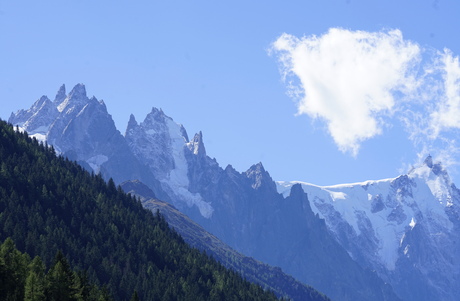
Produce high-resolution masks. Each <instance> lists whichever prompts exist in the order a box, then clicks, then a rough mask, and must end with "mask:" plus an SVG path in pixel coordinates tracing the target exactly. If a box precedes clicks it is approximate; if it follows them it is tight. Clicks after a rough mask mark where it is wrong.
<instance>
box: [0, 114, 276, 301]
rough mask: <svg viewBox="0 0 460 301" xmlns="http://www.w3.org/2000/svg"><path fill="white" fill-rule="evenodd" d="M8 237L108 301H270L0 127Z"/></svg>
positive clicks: (50, 154) (43, 148) (110, 188)
mask: <svg viewBox="0 0 460 301" xmlns="http://www.w3.org/2000/svg"><path fill="white" fill-rule="evenodd" d="M7 237H11V238H12V240H13V241H14V242H15V244H16V246H17V248H18V249H19V250H20V251H21V252H25V253H27V254H29V255H30V256H37V255H38V256H40V258H41V260H42V261H43V263H44V264H45V265H46V266H52V265H53V264H54V258H55V254H56V252H57V251H58V250H61V251H62V254H63V255H64V256H65V258H67V259H68V262H69V264H70V266H71V267H72V269H75V270H81V271H86V275H87V277H88V279H89V281H90V283H94V284H95V285H97V286H100V287H102V286H103V287H105V288H106V289H107V291H108V293H109V294H110V295H111V296H112V297H113V298H114V299H115V300H129V299H130V298H131V296H132V294H133V292H137V293H138V297H139V299H140V300H275V299H276V297H275V296H274V294H273V293H271V292H266V291H264V290H263V289H262V288H261V287H260V286H257V285H255V284H252V283H249V282H247V281H245V280H244V279H242V278H241V277H240V275H239V274H237V273H235V272H233V271H229V270H227V269H225V268H224V267H223V266H222V265H221V264H219V263H218V262H216V261H215V260H213V259H212V258H209V257H208V256H206V255H205V254H203V253H202V252H200V251H198V250H196V249H192V248H190V247H189V246H188V245H187V244H186V243H184V241H183V240H182V238H181V237H180V236H179V235H178V234H177V233H176V232H175V231H173V230H171V229H170V228H169V227H168V225H167V223H166V221H165V219H164V218H163V216H161V215H160V214H153V213H152V212H150V211H148V210H146V209H144V208H143V207H142V205H141V204H140V202H139V201H138V200H136V199H135V198H134V197H132V196H131V195H127V194H125V193H123V191H122V189H121V188H120V187H117V186H116V185H115V184H114V182H113V181H112V180H109V181H108V182H107V183H106V182H105V181H104V180H103V179H102V177H101V176H99V175H95V174H90V173H88V172H87V171H85V170H84V169H83V168H82V167H80V166H79V165H78V164H76V163H75V162H72V161H69V160H68V159H66V158H63V157H61V156H56V154H55V151H54V149H53V148H52V147H48V146H47V145H43V144H42V143H40V142H38V141H37V140H36V139H31V138H29V137H28V135H27V133H19V132H17V131H15V130H14V129H13V127H12V126H11V125H9V124H7V123H5V122H3V121H0V241H4V240H5V239H6V238H7Z"/></svg>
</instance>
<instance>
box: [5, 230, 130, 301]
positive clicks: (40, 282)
mask: <svg viewBox="0 0 460 301" xmlns="http://www.w3.org/2000/svg"><path fill="white" fill-rule="evenodd" d="M0 284H1V285H0V300H8V301H9V300H11V301H12V300H26V301H40V300H62V301H64V300H74V301H110V300H112V299H111V298H110V296H109V294H108V293H107V291H106V290H104V289H100V288H99V287H97V286H95V285H94V284H91V283H90V282H89V281H88V276H87V275H86V273H85V272H83V271H79V272H76V271H72V269H71V268H70V265H69V262H68V261H67V259H66V258H65V257H64V255H63V254H62V253H61V252H60V251H58V253H57V254H56V256H55V258H54V262H53V265H52V266H51V268H49V269H47V267H46V266H45V265H44V264H43V261H42V260H41V258H40V257H39V256H35V258H34V259H31V258H30V256H29V254H27V253H21V252H20V251H19V250H18V249H16V246H15V245H14V242H13V240H12V239H11V238H7V239H6V240H5V242H4V243H3V244H2V245H1V246H0ZM136 296H137V292H134V293H133V296H132V297H131V300H132V301H134V300H136V299H135V298H136Z"/></svg>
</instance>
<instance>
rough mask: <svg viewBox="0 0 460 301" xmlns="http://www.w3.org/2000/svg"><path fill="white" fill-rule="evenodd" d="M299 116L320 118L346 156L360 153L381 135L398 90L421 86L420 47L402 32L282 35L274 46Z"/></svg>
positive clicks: (343, 30)
mask: <svg viewBox="0 0 460 301" xmlns="http://www.w3.org/2000/svg"><path fill="white" fill-rule="evenodd" d="M272 50H273V51H274V52H276V54H277V55H278V57H279V60H280V63H281V71H282V74H283V78H284V79H287V78H292V76H293V77H294V78H295V79H298V81H296V82H297V83H293V82H292V81H291V82H289V83H288V88H289V92H290V94H291V96H293V97H294V98H295V99H296V100H297V101H298V113H299V114H307V115H309V116H310V117H312V118H320V119H322V120H324V121H325V122H326V124H327V128H328V131H329V133H330V135H331V136H332V138H333V139H334V141H335V143H336V144H337V146H338V147H339V149H340V150H341V151H342V152H350V153H351V154H353V155H354V156H356V155H357V153H358V150H359V147H360V144H361V142H363V141H364V140H366V139H369V138H372V137H374V136H376V135H378V134H380V133H381V132H382V126H383V125H384V121H383V119H384V117H385V116H388V115H391V114H392V113H393V112H394V110H395V108H396V106H395V98H394V96H393V93H394V92H397V91H400V92H402V93H403V94H405V93H407V92H408V91H412V90H414V89H415V87H416V86H417V81H416V77H415V74H414V72H413V70H414V68H413V67H414V66H417V64H418V63H419V60H420V48H419V46H418V45H417V44H415V43H412V42H409V41H405V40H404V39H403V37H402V34H401V32H400V31H399V30H391V31H381V32H365V31H350V30H345V29H338V28H333V29H330V30H329V31H328V32H327V33H326V34H324V35H322V36H308V37H303V38H297V37H295V36H292V35H289V34H283V35H281V36H280V37H279V38H278V39H277V40H276V41H275V42H274V44H273V46H272Z"/></svg>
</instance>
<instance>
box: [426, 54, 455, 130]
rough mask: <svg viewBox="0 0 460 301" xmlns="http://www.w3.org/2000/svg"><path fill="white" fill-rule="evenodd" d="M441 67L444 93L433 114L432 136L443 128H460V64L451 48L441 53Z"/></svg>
mask: <svg viewBox="0 0 460 301" xmlns="http://www.w3.org/2000/svg"><path fill="white" fill-rule="evenodd" d="M439 69H440V71H441V73H442V77H443V95H442V96H441V98H440V100H439V103H438V104H437V108H436V111H434V112H433V113H432V114H431V129H432V138H437V137H438V135H439V133H440V132H441V131H443V130H450V129H460V64H459V58H458V56H457V57H454V56H453V55H452V52H451V51H450V50H447V49H445V50H444V53H442V54H441V55H440V60H439Z"/></svg>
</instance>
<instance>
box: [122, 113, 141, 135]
mask: <svg viewBox="0 0 460 301" xmlns="http://www.w3.org/2000/svg"><path fill="white" fill-rule="evenodd" d="M138 126H139V124H138V123H137V121H136V117H134V115H133V114H131V115H130V116H129V121H128V126H127V127H126V132H125V136H126V134H127V133H128V132H129V131H130V130H133V129H135V128H136V127H138Z"/></svg>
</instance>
